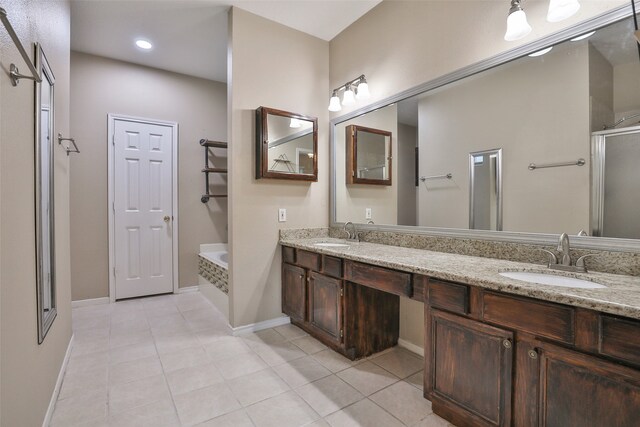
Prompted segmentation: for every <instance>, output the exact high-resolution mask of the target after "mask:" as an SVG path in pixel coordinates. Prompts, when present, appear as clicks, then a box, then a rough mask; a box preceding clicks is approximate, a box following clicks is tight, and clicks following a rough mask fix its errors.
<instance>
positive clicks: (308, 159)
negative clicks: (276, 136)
mask: <svg viewBox="0 0 640 427" xmlns="http://www.w3.org/2000/svg"><path fill="white" fill-rule="evenodd" d="M296 159H297V167H298V170H297V171H296V172H297V173H307V174H308V173H313V150H312V149H308V148H296Z"/></svg>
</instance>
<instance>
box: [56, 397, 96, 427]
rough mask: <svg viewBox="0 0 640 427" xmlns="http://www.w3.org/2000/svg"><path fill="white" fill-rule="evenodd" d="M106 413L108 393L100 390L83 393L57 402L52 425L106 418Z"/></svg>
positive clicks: (64, 426) (64, 425)
mask: <svg viewBox="0 0 640 427" xmlns="http://www.w3.org/2000/svg"><path fill="white" fill-rule="evenodd" d="M106 415H107V395H106V394H104V393H100V392H98V393H87V394H81V395H78V396H73V397H70V398H68V399H64V400H58V401H57V402H56V407H55V410H54V412H53V416H52V418H51V424H50V427H71V426H76V425H79V424H80V423H83V422H86V421H89V420H100V419H104V418H105V417H106ZM96 424H97V423H96Z"/></svg>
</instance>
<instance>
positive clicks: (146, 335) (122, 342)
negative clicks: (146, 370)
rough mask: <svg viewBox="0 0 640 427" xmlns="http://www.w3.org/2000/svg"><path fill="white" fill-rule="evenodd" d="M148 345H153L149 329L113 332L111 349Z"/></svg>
mask: <svg viewBox="0 0 640 427" xmlns="http://www.w3.org/2000/svg"><path fill="white" fill-rule="evenodd" d="M146 343H153V337H152V336H151V331H150V330H149V329H142V330H133V331H129V330H126V331H120V332H115V331H111V337H110V339H109V347H110V348H116V347H125V346H128V345H133V344H146Z"/></svg>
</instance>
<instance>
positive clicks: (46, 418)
mask: <svg viewBox="0 0 640 427" xmlns="http://www.w3.org/2000/svg"><path fill="white" fill-rule="evenodd" d="M108 300H109V298H107V302H108ZM72 348H73V335H71V339H70V340H69V345H68V346H67V352H66V353H65V355H64V360H63V361H62V366H60V372H58V379H57V380H56V386H55V387H54V389H53V394H52V395H51V400H50V401H49V407H48V408H47V413H46V414H45V415H44V421H43V422H42V427H49V423H51V417H52V416H53V410H54V409H55V408H56V402H57V401H58V396H59V395H60V388H61V387H62V379H63V378H64V373H65V372H67V365H68V364H69V357H70V356H71V349H72Z"/></svg>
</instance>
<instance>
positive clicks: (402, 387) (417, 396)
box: [369, 381, 433, 425]
mask: <svg viewBox="0 0 640 427" xmlns="http://www.w3.org/2000/svg"><path fill="white" fill-rule="evenodd" d="M369 399H371V400H372V401H373V402H375V403H376V404H377V405H378V406H380V407H381V408H383V409H385V410H386V411H387V412H389V413H390V414H391V415H393V416H394V417H396V418H398V419H399V420H400V421H402V422H403V423H405V424H406V425H413V424H415V423H417V422H418V421H420V420H421V419H423V418H425V417H426V416H427V415H429V414H431V413H433V410H432V409H431V402H429V401H428V400H427V399H425V398H424V397H423V396H422V392H421V391H420V390H418V389H417V388H416V387H413V386H412V385H410V384H408V383H406V382H404V381H400V382H397V383H395V384H393V385H392V386H390V387H387V388H385V389H383V390H380V391H379V392H377V393H375V394H372V395H371V396H369Z"/></svg>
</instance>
